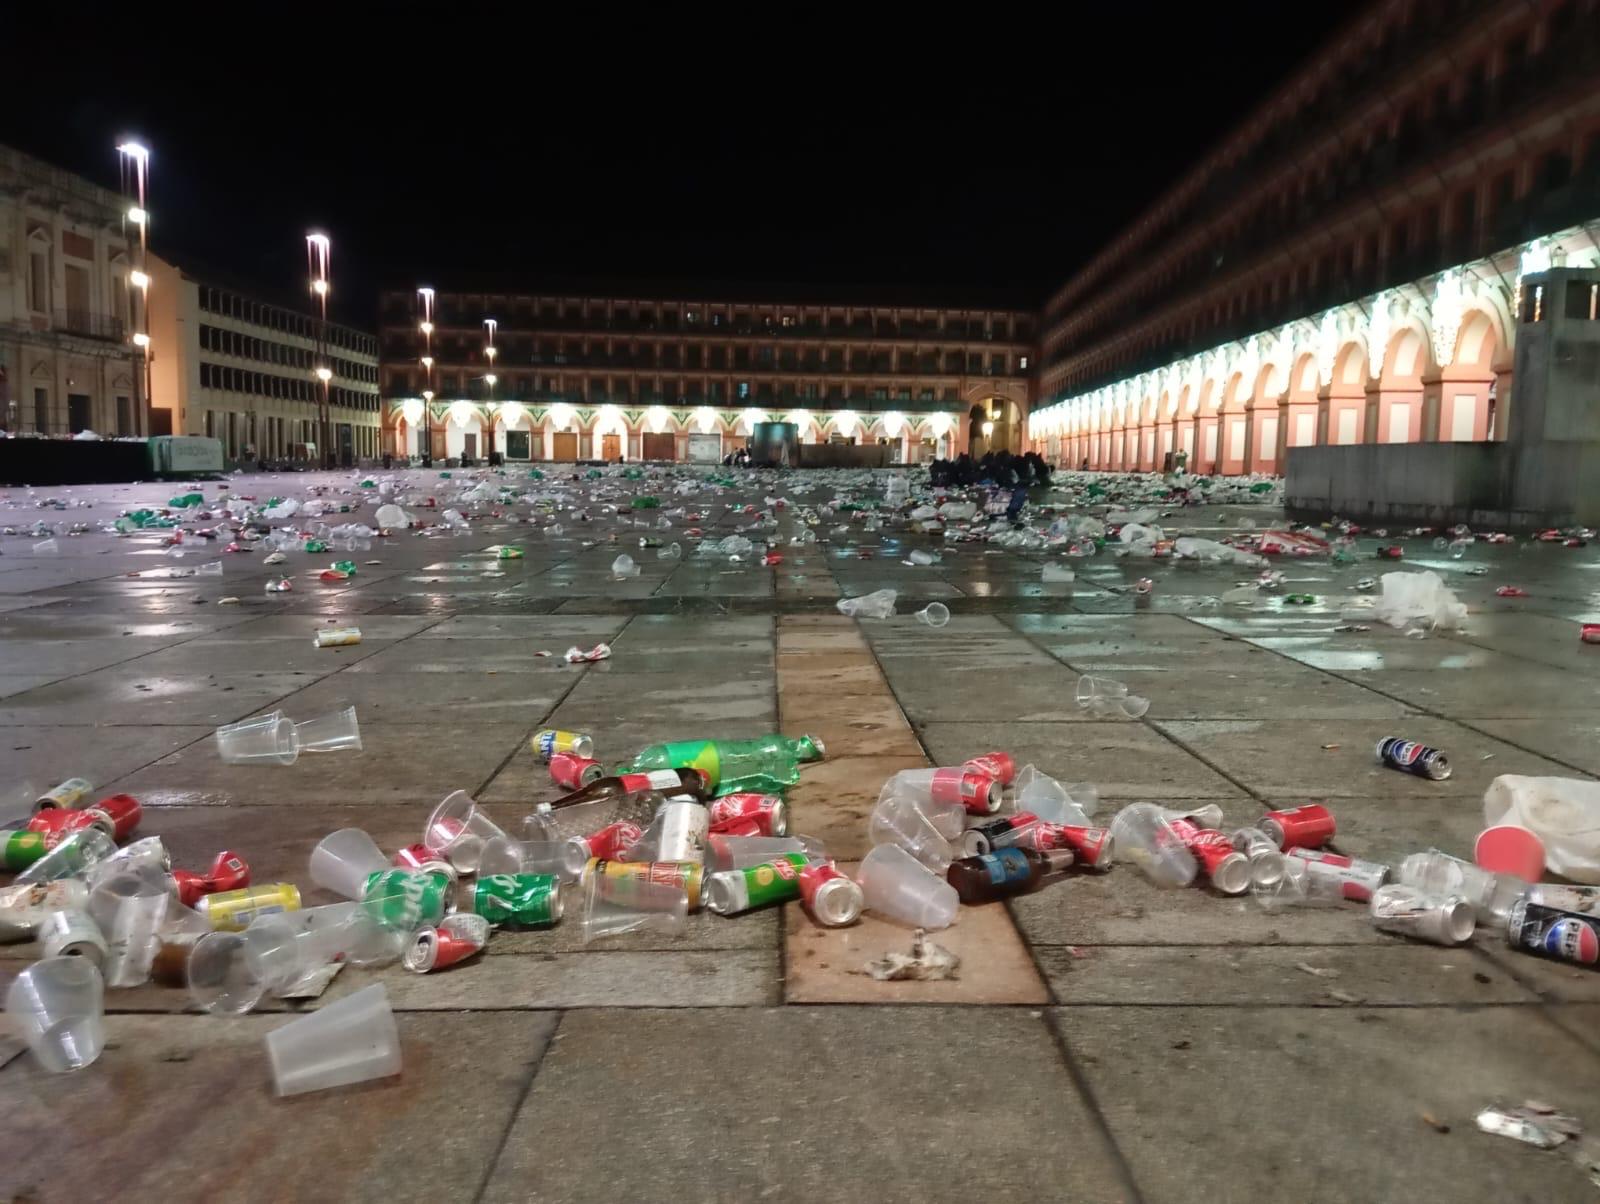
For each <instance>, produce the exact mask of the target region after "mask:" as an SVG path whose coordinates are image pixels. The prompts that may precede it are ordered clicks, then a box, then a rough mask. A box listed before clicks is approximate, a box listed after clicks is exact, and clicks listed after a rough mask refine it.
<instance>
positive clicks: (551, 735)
mask: <svg viewBox="0 0 1600 1204" xmlns="http://www.w3.org/2000/svg"><path fill="white" fill-rule="evenodd" d="M528 747H530V748H532V749H533V755H534V756H536V757H538V758H539V760H541V761H543V762H544V763H545V764H546V765H548V764H549V763H550V758H551V757H553V756H555V755H556V754H557V753H573V754H574V755H576V756H580V757H587V758H590V759H593V757H594V739H593V738H592V737H590V736H586V735H584V734H583V733H582V732H562V731H557V730H556V729H555V728H553V727H547V728H545V729H544V730H543V731H541V732H535V733H534V735H533V739H531V740H529V741H528Z"/></svg>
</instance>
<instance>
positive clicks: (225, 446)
mask: <svg viewBox="0 0 1600 1204" xmlns="http://www.w3.org/2000/svg"><path fill="white" fill-rule="evenodd" d="M204 424H205V433H206V434H207V435H209V436H211V437H212V438H213V439H216V440H218V441H220V442H221V444H222V454H223V455H224V456H226V457H227V458H228V459H230V460H242V459H244V458H246V457H247V456H254V457H260V458H262V459H267V460H280V459H297V458H307V457H308V452H307V449H308V448H310V447H313V446H315V445H316V443H317V442H318V435H317V425H318V424H317V421H316V419H314V418H279V417H276V416H275V415H271V414H260V415H257V414H249V413H241V412H240V411H237V410H207V411H205V417H204ZM343 425H344V424H339V425H336V426H335V428H334V442H335V444H336V445H338V446H339V448H340V450H341V456H342V450H343V429H342V427H343ZM382 433H383V432H382V430H381V429H380V428H379V427H377V426H375V425H374V426H356V427H351V428H350V442H349V447H350V451H351V454H352V455H354V456H357V457H360V458H363V459H366V458H370V457H375V456H376V455H377V454H378V445H379V442H380V440H381V438H382Z"/></svg>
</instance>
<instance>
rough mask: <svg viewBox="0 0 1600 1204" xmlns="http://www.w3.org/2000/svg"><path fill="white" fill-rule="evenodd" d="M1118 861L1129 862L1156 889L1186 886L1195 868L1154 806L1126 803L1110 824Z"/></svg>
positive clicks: (1192, 857) (1193, 877) (1169, 825)
mask: <svg viewBox="0 0 1600 1204" xmlns="http://www.w3.org/2000/svg"><path fill="white" fill-rule="evenodd" d="M1111 836H1112V839H1113V840H1115V841H1116V842H1117V853H1118V859H1119V860H1121V861H1128V862H1132V863H1133V864H1134V865H1136V866H1138V867H1139V868H1140V869H1141V870H1143V871H1144V874H1145V877H1147V878H1149V879H1150V881H1152V882H1154V883H1155V884H1156V885H1157V886H1188V885H1189V884H1190V883H1191V882H1193V881H1194V879H1195V875H1196V874H1197V873H1198V872H1199V869H1200V867H1199V865H1198V863H1197V862H1196V861H1195V859H1194V854H1193V853H1191V852H1190V851H1189V850H1188V848H1187V847H1185V845H1184V842H1183V837H1182V836H1180V835H1179V834H1178V832H1177V830H1176V829H1175V828H1173V826H1172V824H1171V822H1170V821H1169V820H1168V819H1167V818H1166V816H1165V815H1163V814H1162V810H1161V808H1160V807H1158V806H1156V805H1155V804H1154V803H1130V804H1129V805H1128V806H1126V807H1124V808H1123V809H1122V810H1121V811H1118V812H1117V814H1116V817H1115V818H1113V819H1112V821H1111Z"/></svg>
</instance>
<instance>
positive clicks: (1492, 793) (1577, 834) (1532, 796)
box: [1483, 774, 1600, 886]
mask: <svg viewBox="0 0 1600 1204" xmlns="http://www.w3.org/2000/svg"><path fill="white" fill-rule="evenodd" d="M1483 820H1484V825H1485V826H1486V827H1495V826H1497V825H1498V826H1504V825H1514V826H1516V827H1519V828H1526V829H1527V830H1528V831H1530V832H1532V833H1533V834H1534V835H1535V836H1537V837H1538V838H1539V840H1540V842H1541V843H1542V844H1543V845H1544V853H1545V864H1546V866H1548V868H1549V869H1550V870H1551V871H1552V872H1553V873H1557V874H1560V875H1561V876H1562V877H1564V878H1570V879H1572V881H1574V882H1583V883H1587V884H1588V885H1591V886H1594V885H1600V782H1591V781H1585V780H1583V779H1581V778H1556V777H1524V776H1522V775H1520V774H1501V775H1500V776H1499V777H1497V778H1495V780H1494V781H1492V782H1490V783H1489V788H1488V789H1487V790H1486V791H1484V794H1483Z"/></svg>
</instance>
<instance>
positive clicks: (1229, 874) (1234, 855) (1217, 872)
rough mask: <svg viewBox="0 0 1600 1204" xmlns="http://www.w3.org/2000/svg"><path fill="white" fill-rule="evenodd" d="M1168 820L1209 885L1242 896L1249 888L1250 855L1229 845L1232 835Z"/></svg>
mask: <svg viewBox="0 0 1600 1204" xmlns="http://www.w3.org/2000/svg"><path fill="white" fill-rule="evenodd" d="M1170 822H1171V824H1172V827H1173V830H1174V831H1176V832H1177V833H1178V835H1179V836H1180V837H1182V839H1183V844H1184V847H1185V848H1187V849H1188V850H1189V852H1191V853H1193V854H1194V859H1195V860H1196V861H1198V862H1199V863H1200V868H1201V869H1203V870H1204V871H1205V874H1206V877H1207V878H1208V879H1209V880H1210V882H1211V885H1212V886H1214V887H1216V889H1217V890H1219V891H1221V892H1222V893H1223V894H1225V895H1242V894H1244V892H1245V891H1247V890H1249V889H1250V858H1249V857H1248V856H1246V855H1245V854H1244V853H1241V852H1239V851H1238V850H1237V849H1235V848H1234V847H1233V838H1232V837H1230V836H1229V835H1228V834H1227V833H1226V832H1219V831H1217V830H1216V829H1215V828H1201V827H1198V826H1197V825H1195V824H1193V823H1191V822H1190V821H1189V820H1186V819H1174V820H1171V821H1170Z"/></svg>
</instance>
